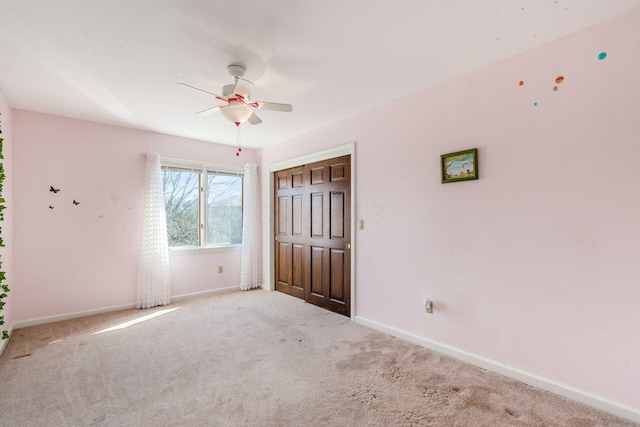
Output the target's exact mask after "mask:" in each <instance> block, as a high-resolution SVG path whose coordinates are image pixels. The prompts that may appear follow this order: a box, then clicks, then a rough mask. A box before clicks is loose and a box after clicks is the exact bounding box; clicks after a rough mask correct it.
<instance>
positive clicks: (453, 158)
mask: <svg viewBox="0 0 640 427" xmlns="http://www.w3.org/2000/svg"><path fill="white" fill-rule="evenodd" d="M440 170H441V171H442V183H443V184H445V183H447V182H457V181H467V180H469V179H478V149H477V148H472V149H470V150H464V151H457V152H455V153H449V154H443V155H441V156H440Z"/></svg>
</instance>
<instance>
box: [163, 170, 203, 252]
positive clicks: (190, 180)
mask: <svg viewBox="0 0 640 427" xmlns="http://www.w3.org/2000/svg"><path fill="white" fill-rule="evenodd" d="M162 185H163V190H164V202H165V207H166V210H167V236H168V239H169V247H175V246H198V236H199V224H200V222H199V217H200V215H199V212H200V209H199V204H198V193H199V191H198V189H199V188H200V173H199V172H197V171H195V172H194V171H191V170H188V169H178V168H166V167H165V168H162Z"/></svg>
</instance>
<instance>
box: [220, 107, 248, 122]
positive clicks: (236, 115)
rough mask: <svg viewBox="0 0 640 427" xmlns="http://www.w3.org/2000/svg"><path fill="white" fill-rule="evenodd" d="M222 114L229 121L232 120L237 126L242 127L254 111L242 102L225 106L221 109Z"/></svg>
mask: <svg viewBox="0 0 640 427" xmlns="http://www.w3.org/2000/svg"><path fill="white" fill-rule="evenodd" d="M220 112H221V113H222V115H223V116H225V117H226V118H227V119H229V120H231V121H232V122H233V123H235V124H236V126H240V124H241V123H244V122H246V121H247V119H249V117H251V114H252V113H253V110H252V109H251V107H249V106H248V105H245V104H243V103H241V102H237V101H236V102H233V101H232V102H230V103H229V105H225V106H224V107H220Z"/></svg>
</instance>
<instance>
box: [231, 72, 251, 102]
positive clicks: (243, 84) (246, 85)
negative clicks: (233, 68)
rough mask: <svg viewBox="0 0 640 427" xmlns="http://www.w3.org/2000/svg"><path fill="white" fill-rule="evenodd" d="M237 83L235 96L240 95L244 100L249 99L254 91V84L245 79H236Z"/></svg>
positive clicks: (234, 91) (234, 90) (234, 89)
mask: <svg viewBox="0 0 640 427" xmlns="http://www.w3.org/2000/svg"><path fill="white" fill-rule="evenodd" d="M234 79H235V81H236V86H235V87H234V88H233V94H234V95H240V96H241V97H243V98H244V99H249V96H250V95H251V89H253V83H251V82H250V81H249V80H246V79H243V78H242V77H237V76H236V77H234Z"/></svg>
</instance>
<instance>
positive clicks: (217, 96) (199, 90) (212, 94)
mask: <svg viewBox="0 0 640 427" xmlns="http://www.w3.org/2000/svg"><path fill="white" fill-rule="evenodd" d="M178 84H179V85H180V86H184V87H188V88H189V89H193V90H197V91H198V92H202V93H206V94H207V95H211V96H215V97H216V98H218V99H220V100H222V101H226V99H224V98H223V97H221V96H220V95H216V94H215V93H211V92H207V91H206V90H202V89H198V88H197V87H193V86H190V85H188V84H185V83H178Z"/></svg>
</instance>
